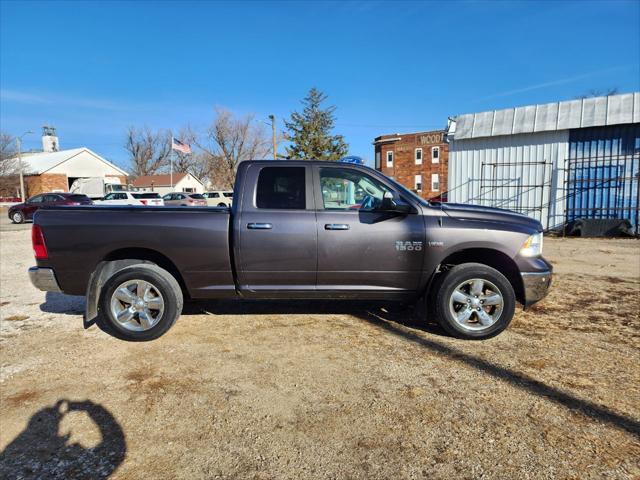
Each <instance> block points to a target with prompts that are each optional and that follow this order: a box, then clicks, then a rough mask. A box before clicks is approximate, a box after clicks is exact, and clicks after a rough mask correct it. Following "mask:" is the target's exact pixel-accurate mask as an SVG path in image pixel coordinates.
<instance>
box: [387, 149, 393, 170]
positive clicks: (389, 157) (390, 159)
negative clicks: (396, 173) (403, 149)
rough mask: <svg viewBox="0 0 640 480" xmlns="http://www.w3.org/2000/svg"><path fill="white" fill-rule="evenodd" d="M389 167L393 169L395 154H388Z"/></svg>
mask: <svg viewBox="0 0 640 480" xmlns="http://www.w3.org/2000/svg"><path fill="white" fill-rule="evenodd" d="M387 167H393V152H391V151H389V152H387Z"/></svg>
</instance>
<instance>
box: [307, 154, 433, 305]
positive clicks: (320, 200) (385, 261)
mask: <svg viewBox="0 0 640 480" xmlns="http://www.w3.org/2000/svg"><path fill="white" fill-rule="evenodd" d="M314 181H315V185H316V191H317V193H316V203H317V205H318V210H317V230H318V281H317V289H318V290H326V291H331V290H336V291H343V292H345V293H347V292H353V294H354V295H356V294H364V293H367V292H370V293H371V294H372V295H374V296H375V295H380V294H383V295H384V294H389V295H391V296H393V295H394V294H406V293H407V292H411V291H415V290H417V288H418V284H419V282H420V278H421V275H422V268H423V259H424V242H425V227H424V221H423V217H422V215H418V214H417V213H409V214H399V213H394V212H381V211H380V210H379V209H378V208H379V206H380V205H381V203H382V199H383V196H384V194H385V192H393V189H392V188H391V186H389V185H387V184H385V183H383V182H382V181H381V180H379V179H377V178H374V176H372V175H369V174H367V173H365V172H363V171H362V170H361V169H356V168H350V167H346V166H344V165H340V164H337V165H335V166H333V165H328V166H316V167H314Z"/></svg>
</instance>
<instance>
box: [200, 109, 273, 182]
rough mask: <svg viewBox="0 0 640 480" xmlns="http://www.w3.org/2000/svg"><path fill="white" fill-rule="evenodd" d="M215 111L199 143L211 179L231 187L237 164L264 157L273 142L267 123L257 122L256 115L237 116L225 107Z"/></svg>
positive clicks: (202, 158)
mask: <svg viewBox="0 0 640 480" xmlns="http://www.w3.org/2000/svg"><path fill="white" fill-rule="evenodd" d="M215 113H216V116H215V118H214V120H213V123H212V124H211V126H210V127H209V128H208V129H207V132H206V135H205V139H204V141H203V142H197V143H196V145H197V146H198V147H199V148H200V149H201V150H202V151H203V153H204V154H205V155H204V156H202V157H201V160H203V162H204V164H205V165H207V166H208V168H209V175H208V176H209V179H210V181H211V183H213V184H214V185H215V186H217V187H220V188H231V187H232V186H233V182H234V179H235V175H236V170H237V168H238V164H239V163H240V162H242V161H243V160H251V159H259V158H265V157H266V155H267V153H268V152H269V149H270V146H271V143H270V141H269V137H268V136H267V134H266V132H265V129H264V126H263V125H261V124H258V123H257V122H255V120H254V115H246V116H244V117H235V116H234V114H233V113H232V112H230V111H228V110H225V109H223V108H216V109H215Z"/></svg>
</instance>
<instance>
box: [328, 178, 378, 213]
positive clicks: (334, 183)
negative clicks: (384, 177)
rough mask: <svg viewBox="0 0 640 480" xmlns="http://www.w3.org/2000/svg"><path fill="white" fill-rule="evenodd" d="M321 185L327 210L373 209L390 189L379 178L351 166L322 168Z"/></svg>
mask: <svg viewBox="0 0 640 480" xmlns="http://www.w3.org/2000/svg"><path fill="white" fill-rule="evenodd" d="M320 186H321V188H322V201H323V203H324V208H325V210H361V211H372V210H375V209H377V208H379V207H380V205H381V204H382V198H383V196H384V193H385V192H388V191H390V190H389V189H388V188H387V187H385V186H384V185H383V184H382V183H380V182H379V181H378V180H375V179H374V178H372V177H370V176H369V175H366V174H365V173H362V172H360V171H358V170H352V169H349V168H321V169H320Z"/></svg>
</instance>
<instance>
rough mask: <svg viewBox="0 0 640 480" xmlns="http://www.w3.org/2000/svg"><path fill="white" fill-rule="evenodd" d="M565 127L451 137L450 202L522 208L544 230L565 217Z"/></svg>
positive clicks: (560, 221)
mask: <svg viewBox="0 0 640 480" xmlns="http://www.w3.org/2000/svg"><path fill="white" fill-rule="evenodd" d="M568 146H569V131H568V130H563V131H551V132H539V133H526V134H518V135H502V136H494V137H484V138H472V139H464V140H455V139H454V140H451V142H450V146H449V192H448V201H449V202H453V203H475V204H479V205H487V206H496V207H500V208H507V209H510V210H515V211H519V212H522V213H525V214H527V215H529V216H531V217H532V218H536V219H537V220H540V221H541V222H542V225H543V227H544V228H545V229H548V228H553V227H556V226H560V225H562V224H563V223H564V220H565V211H564V208H565V204H566V200H565V192H564V185H565V173H566V171H565V168H566V166H565V162H566V159H567V157H568V148H569V147H568Z"/></svg>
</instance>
